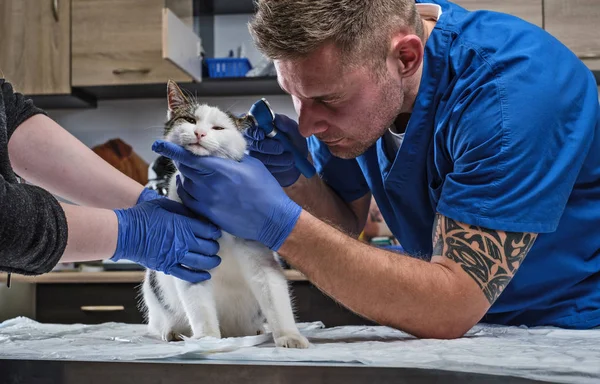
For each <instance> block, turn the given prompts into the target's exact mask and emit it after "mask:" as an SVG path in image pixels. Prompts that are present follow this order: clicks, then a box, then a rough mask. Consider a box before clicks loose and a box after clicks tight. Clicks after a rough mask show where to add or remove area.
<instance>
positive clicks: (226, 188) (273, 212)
mask: <svg viewBox="0 0 600 384" xmlns="http://www.w3.org/2000/svg"><path fill="white" fill-rule="evenodd" d="M152 150H153V151H155V152H156V153H159V154H161V155H163V156H165V157H168V158H170V159H172V160H173V162H174V163H175V166H176V167H177V169H179V172H180V173H181V175H182V176H183V178H178V179H177V193H178V194H179V197H180V198H181V201H182V202H183V204H184V205H185V206H186V207H188V208H190V209H191V210H192V211H194V213H196V214H199V215H201V216H203V217H206V218H207V219H208V220H210V221H211V222H213V223H215V224H216V225H217V226H219V227H220V228H222V229H223V230H224V231H226V232H229V233H231V234H232V235H235V236H238V237H241V238H244V239H249V240H255V241H258V242H261V243H262V244H264V245H266V246H267V247H269V248H270V249H272V250H274V251H276V250H278V249H279V247H281V245H282V244H283V242H284V241H285V239H287V237H288V236H289V234H290V232H292V229H293V228H294V226H295V225H296V222H297V221H298V217H300V212H301V211H302V208H300V206H298V204H296V203H295V202H293V201H292V200H291V199H290V198H289V197H288V196H287V195H286V194H285V192H284V191H283V189H281V186H280V185H279V184H278V183H277V181H276V180H275V179H274V178H273V176H272V175H271V174H270V173H269V171H267V169H266V168H265V167H264V166H263V164H262V163H261V162H260V161H259V160H257V159H254V158H253V157H250V156H244V158H243V159H242V160H241V161H240V162H237V161H233V160H229V159H222V158H218V157H212V156H209V157H200V156H195V155H194V154H192V153H191V152H189V151H187V150H186V149H184V148H183V147H181V146H179V145H176V144H173V143H170V142H167V141H162V140H159V141H156V142H155V143H154V145H153V146H152Z"/></svg>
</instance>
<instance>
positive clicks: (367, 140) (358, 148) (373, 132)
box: [329, 80, 404, 159]
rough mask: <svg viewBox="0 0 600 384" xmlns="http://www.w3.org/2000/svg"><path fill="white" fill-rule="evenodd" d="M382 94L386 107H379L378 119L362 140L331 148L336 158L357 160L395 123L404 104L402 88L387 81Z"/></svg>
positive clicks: (375, 113)
mask: <svg viewBox="0 0 600 384" xmlns="http://www.w3.org/2000/svg"><path fill="white" fill-rule="evenodd" d="M382 94H383V98H382V99H383V100H385V105H380V106H378V108H377V110H376V111H375V112H374V113H373V114H374V115H375V116H377V118H376V119H375V122H374V123H372V124H371V125H370V126H369V127H368V130H367V131H365V133H366V134H365V135H364V136H362V137H360V138H356V139H354V138H352V139H351V142H350V145H349V146H347V147H344V148H341V147H335V146H333V147H330V148H329V151H330V152H331V153H332V154H333V155H334V156H336V157H339V158H342V159H355V158H357V157H359V156H360V155H362V154H363V153H365V152H366V151H367V150H368V149H369V148H371V147H372V146H373V145H374V144H375V143H376V142H377V140H379V138H381V137H382V136H383V135H384V134H385V131H386V130H387V129H388V128H389V127H390V126H391V125H392V124H393V123H394V121H395V120H396V118H397V117H398V115H399V114H400V111H401V110H402V104H403V103H404V94H403V93H402V87H401V85H398V84H397V83H395V82H393V81H391V80H387V85H386V86H385V88H384V89H383V91H382ZM355 132H356V131H355Z"/></svg>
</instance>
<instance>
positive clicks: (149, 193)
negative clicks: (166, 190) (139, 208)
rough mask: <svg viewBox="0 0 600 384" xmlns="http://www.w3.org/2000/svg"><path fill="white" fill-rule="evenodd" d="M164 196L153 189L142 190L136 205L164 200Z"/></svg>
mask: <svg viewBox="0 0 600 384" xmlns="http://www.w3.org/2000/svg"><path fill="white" fill-rule="evenodd" d="M164 198H165V196H163V195H160V194H159V193H158V192H156V191H155V190H153V189H149V188H144V189H142V193H140V196H139V197H138V200H137V203H136V204H139V203H143V202H144V201H150V200H154V199H164Z"/></svg>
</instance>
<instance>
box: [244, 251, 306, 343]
mask: <svg viewBox="0 0 600 384" xmlns="http://www.w3.org/2000/svg"><path fill="white" fill-rule="evenodd" d="M240 244H244V245H245V247H242V246H240V247H239V251H240V254H239V255H238V257H240V261H241V262H242V263H243V264H244V267H243V268H242V270H243V271H244V274H245V276H246V279H247V281H248V283H249V285H250V288H251V289H252V292H253V293H254V296H255V297H256V299H257V301H258V303H259V305H260V307H261V310H262V311H263V313H264V315H265V317H266V318H267V322H268V323H269V326H270V328H271V330H272V332H273V339H274V341H275V345H277V346H278V347H285V348H308V346H309V342H308V340H307V339H306V337H304V336H302V335H301V334H300V331H298V327H297V326H296V321H295V319H294V312H293V309H292V303H291V299H290V294H289V289H288V283H287V280H286V278H285V275H284V274H283V270H282V268H281V266H280V265H279V264H278V263H277V261H276V260H275V258H274V257H273V253H272V252H271V250H270V249H268V248H266V247H264V246H262V245H259V244H258V243H250V242H243V241H240ZM244 248H245V249H244Z"/></svg>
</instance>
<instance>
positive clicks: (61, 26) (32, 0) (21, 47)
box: [0, 0, 71, 95]
mask: <svg viewBox="0 0 600 384" xmlns="http://www.w3.org/2000/svg"><path fill="white" fill-rule="evenodd" d="M70 2H71V1H70V0H1V1H0V47H2V54H1V55H0V77H4V78H6V79H7V80H8V81H9V82H11V83H12V84H13V86H14V88H15V89H16V90H17V91H18V92H21V93H25V94H29V95H54V94H69V93H70V92H71V72H70V68H71V66H70V61H71V4H70Z"/></svg>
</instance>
